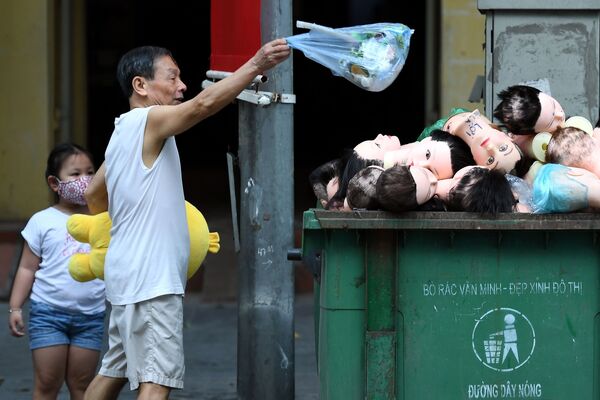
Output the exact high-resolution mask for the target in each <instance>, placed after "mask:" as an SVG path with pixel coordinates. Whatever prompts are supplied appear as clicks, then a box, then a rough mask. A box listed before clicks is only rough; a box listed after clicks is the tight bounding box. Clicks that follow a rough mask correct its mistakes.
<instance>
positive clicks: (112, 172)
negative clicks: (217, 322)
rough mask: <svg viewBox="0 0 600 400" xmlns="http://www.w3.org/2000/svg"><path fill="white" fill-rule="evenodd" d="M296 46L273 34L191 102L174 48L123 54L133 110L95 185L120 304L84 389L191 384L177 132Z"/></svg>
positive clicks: (92, 394) (119, 126)
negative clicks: (107, 222)
mask: <svg viewBox="0 0 600 400" xmlns="http://www.w3.org/2000/svg"><path fill="white" fill-rule="evenodd" d="M289 54H290V49H289V47H288V46H287V44H286V42H285V40H284V39H277V40H274V41H272V42H269V43H267V44H265V45H264V46H263V47H262V48H261V49H260V50H259V51H258V52H257V53H256V54H255V55H254V56H253V57H252V58H251V59H250V60H248V61H247V62H246V63H245V64H244V65H242V66H241V67H240V68H239V69H238V70H237V71H235V72H234V73H233V74H232V75H230V76H229V77H227V78H225V79H223V80H221V81H219V82H217V83H216V84H214V85H212V86H210V87H209V88H207V89H205V90H203V91H202V92H200V93H199V94H198V95H197V96H196V97H194V98H192V99H191V100H188V101H185V102H184V97H183V94H184V92H185V91H186V86H185V84H184V83H183V82H182V81H181V78H180V71H179V68H178V66H177V63H176V62H175V60H174V59H173V57H172V55H171V53H170V52H169V51H168V50H166V49H163V48H159V47H151V46H144V47H138V48H135V49H133V50H131V51H129V52H128V53H126V54H125V55H124V56H123V57H122V58H121V60H120V61H119V65H118V71H117V76H118V79H119V84H120V85H121V88H122V89H123V91H124V93H125V95H126V96H127V97H128V99H129V106H130V111H129V112H127V113H125V114H122V115H121V116H119V117H118V118H116V119H115V130H114V131H113V134H112V136H111V139H110V142H109V144H108V147H107V149H106V154H105V161H104V163H103V164H102V166H101V167H100V168H99V170H98V172H97V173H96V175H95V177H94V180H93V181H92V183H91V184H90V186H89V188H88V190H87V191H86V199H87V201H88V207H89V209H90V211H91V212H92V213H93V214H97V213H100V212H103V211H106V210H108V211H109V214H110V216H111V218H112V223H113V225H112V229H111V242H110V246H109V249H108V253H107V255H106V261H105V266H104V276H105V283H106V295H107V299H108V301H109V302H110V303H111V305H112V310H111V315H110V326H109V349H108V351H107V353H106V354H105V355H104V358H103V360H102V368H101V369H100V372H99V373H98V375H97V376H96V378H94V380H93V382H92V383H91V384H90V386H89V387H88V390H87V391H86V395H85V398H86V399H88V400H95V399H102V400H106V399H116V398H117V396H118V394H119V392H120V390H121V388H122V387H123V385H124V384H125V383H126V381H127V380H129V383H130V388H131V390H136V389H139V392H138V399H146V398H153V399H155V398H156V399H159V398H160V399H167V398H168V396H169V392H170V390H171V389H172V388H182V387H183V375H184V371H185V367H184V362H183V360H184V357H183V337H182V325H183V324H182V323H183V301H182V298H183V294H184V291H185V283H186V272H187V271H186V268H187V262H188V258H189V252H190V249H189V236H188V227H187V222H186V215H185V206H184V197H183V185H182V179H181V166H180V162H179V153H178V151H177V146H176V144H175V138H174V136H175V135H178V134H180V133H182V132H184V131H186V130H187V129H189V128H190V127H192V126H193V125H195V124H197V123H198V122H200V121H202V120H203V119H205V118H207V117H209V116H211V115H212V114H214V113H216V112H218V111H219V110H221V109H222V108H223V107H225V106H226V105H227V104H229V103H230V102H232V101H233V100H234V99H235V97H236V96H237V95H238V94H239V93H240V92H241V91H242V90H243V89H244V88H246V87H247V86H248V85H249V84H250V83H251V81H252V80H253V79H254V77H255V76H256V75H259V74H262V73H263V72H264V71H265V70H267V69H270V68H272V67H274V66H276V65H277V64H279V63H280V62H282V61H284V60H285V59H286V58H287V57H288V56H289Z"/></svg>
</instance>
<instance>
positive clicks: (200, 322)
mask: <svg viewBox="0 0 600 400" xmlns="http://www.w3.org/2000/svg"><path fill="white" fill-rule="evenodd" d="M26 307H27V306H26ZM312 307H313V298H312V294H302V295H299V296H297V297H296V305H295V331H296V340H295V343H296V347H295V358H296V367H295V376H296V381H295V387H296V396H295V399H296V400H316V399H318V398H319V383H318V377H317V369H316V360H315V348H314V323H313V308H312ZM0 315H3V316H4V317H5V322H4V327H3V328H2V329H0V354H1V355H2V356H1V357H0V399H7V400H8V399H10V400H26V399H27V400H29V399H31V390H32V387H33V378H32V374H33V371H32V366H31V352H30V351H29V348H28V342H27V338H21V339H17V338H14V337H12V336H10V333H9V332H8V328H7V322H6V321H7V320H8V317H7V316H8V304H7V303H5V302H3V303H0ZM184 315H185V326H184V346H185V356H186V357H185V358H186V377H185V384H184V386H185V389H183V390H175V391H172V392H171V397H170V398H171V399H197V400H235V399H237V394H236V380H237V367H236V357H237V356H236V354H237V353H236V348H237V304H236V303H234V302H227V303H202V302H201V300H200V297H199V296H198V295H195V294H191V295H186V297H185V313H184ZM25 316H26V317H27V315H25ZM105 348H106V343H105ZM136 393H137V392H130V391H129V390H128V388H127V386H126V387H125V388H124V389H123V391H122V393H121V396H120V397H119V399H135V394H136ZM58 398H59V400H63V399H64V400H67V399H68V398H69V395H68V391H67V390H66V387H65V386H63V390H62V391H61V393H60V395H59V397H58Z"/></svg>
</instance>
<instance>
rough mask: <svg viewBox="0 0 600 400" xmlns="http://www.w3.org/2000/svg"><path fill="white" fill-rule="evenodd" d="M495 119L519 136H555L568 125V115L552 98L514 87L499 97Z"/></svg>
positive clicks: (520, 86) (517, 86)
mask: <svg viewBox="0 0 600 400" xmlns="http://www.w3.org/2000/svg"><path fill="white" fill-rule="evenodd" d="M498 98H499V99H500V103H499V104H498V106H497V107H496V109H495V110H494V117H496V118H497V119H498V120H500V121H501V122H502V123H503V124H504V125H505V126H506V128H507V129H508V130H509V131H510V132H511V133H513V134H515V135H530V134H532V133H537V132H550V133H552V132H554V131H555V130H556V128H558V127H559V126H561V125H562V124H563V123H564V122H565V112H564V110H563V108H562V107H561V105H560V103H558V101H556V99H554V98H553V97H551V96H548V95H547V94H545V93H543V92H541V91H540V90H539V89H536V88H534V87H531V86H524V85H514V86H509V87H508V88H506V89H505V90H502V91H501V92H500V93H498Z"/></svg>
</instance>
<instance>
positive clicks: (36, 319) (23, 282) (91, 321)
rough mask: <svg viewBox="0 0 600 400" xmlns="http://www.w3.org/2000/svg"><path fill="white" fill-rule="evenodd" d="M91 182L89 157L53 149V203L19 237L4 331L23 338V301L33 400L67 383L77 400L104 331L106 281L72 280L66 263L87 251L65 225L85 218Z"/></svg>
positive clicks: (75, 149)
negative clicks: (80, 216) (77, 217)
mask: <svg viewBox="0 0 600 400" xmlns="http://www.w3.org/2000/svg"><path fill="white" fill-rule="evenodd" d="M93 175H94V165H93V164H92V157H91V155H90V154H89V153H88V152H87V151H86V150H84V149H82V148H81V147H79V146H77V145H74V144H60V145H58V146H56V147H55V148H54V150H52V152H51V153H50V156H49V157H48V163H47V167H46V182H47V184H48V186H49V187H50V189H51V190H52V191H53V192H54V193H55V200H56V203H55V204H54V205H53V206H52V207H49V208H46V209H45V210H42V211H39V212H37V213H36V214H34V215H33V216H32V217H31V219H30V220H29V222H28V223H27V226H25V229H23V231H22V232H21V234H22V235H23V238H24V239H25V243H24V246H23V253H22V255H21V261H20V263H19V268H18V271H17V275H16V277H15V281H14V284H13V288H12V293H11V296H10V304H9V306H10V309H9V329H10V331H11V334H12V335H13V336H16V337H21V336H24V335H25V324H24V322H23V317H22V311H21V307H22V306H23V304H24V303H25V300H26V299H27V296H28V295H29V294H30V293H31V296H30V301H29V307H30V308H29V310H30V311H29V328H28V333H29V347H30V348H31V351H32V354H33V367H34V374H35V386H34V393H33V398H34V399H56V397H57V395H58V392H59V390H60V388H61V386H62V384H63V382H64V381H65V380H66V383H67V386H68V388H69V392H70V397H71V399H83V393H84V392H85V389H86V387H87V385H88V384H89V383H90V381H91V380H92V378H93V377H94V374H95V371H96V366H97V364H98V358H99V356H100V350H101V347H102V335H103V330H104V309H105V303H104V282H103V281H100V280H94V281H91V282H86V283H80V282H76V281H75V280H73V278H71V276H70V274H69V270H68V263H69V258H70V257H71V255H73V254H74V253H80V252H89V245H88V244H83V243H79V242H77V241H75V239H73V238H72V237H71V235H69V233H68V232H67V219H68V218H69V216H70V215H72V214H76V213H79V214H81V213H87V212H88V210H87V206H86V202H85V198H84V196H83V193H84V191H85V189H86V187H87V185H88V183H89V182H90V180H91V178H92V176H93Z"/></svg>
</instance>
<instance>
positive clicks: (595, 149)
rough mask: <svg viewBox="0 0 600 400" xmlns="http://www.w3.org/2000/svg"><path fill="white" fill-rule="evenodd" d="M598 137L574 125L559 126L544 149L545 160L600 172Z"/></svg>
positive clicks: (599, 144) (599, 143)
mask: <svg viewBox="0 0 600 400" xmlns="http://www.w3.org/2000/svg"><path fill="white" fill-rule="evenodd" d="M599 140H600V138H594V137H592V136H591V135H588V134H587V133H585V132H584V131H582V130H581V129H579V128H575V127H565V128H559V129H557V130H556V132H554V133H553V134H552V137H551V138H550V141H549V142H548V147H547V149H546V162H547V163H554V164H563V165H566V166H569V167H578V168H583V169H587V170H588V171H591V172H594V173H596V174H597V173H599V172H600V158H598V157H599V156H600V142H599Z"/></svg>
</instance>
